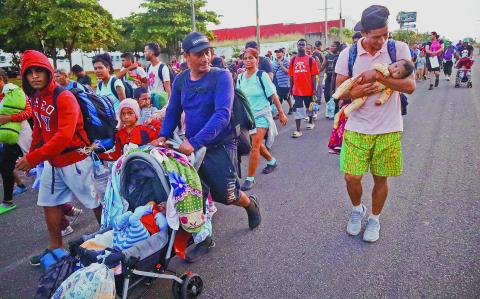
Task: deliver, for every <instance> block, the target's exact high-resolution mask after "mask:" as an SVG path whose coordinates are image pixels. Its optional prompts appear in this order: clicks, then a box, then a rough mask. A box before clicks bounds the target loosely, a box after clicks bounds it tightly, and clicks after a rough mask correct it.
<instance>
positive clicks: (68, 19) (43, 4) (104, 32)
mask: <svg viewBox="0 0 480 299" xmlns="http://www.w3.org/2000/svg"><path fill="white" fill-rule="evenodd" d="M2 3H3V6H4V7H3V8H2V12H4V13H3V16H2V18H1V19H0V36H1V37H0V39H1V38H4V39H6V40H7V42H6V44H5V45H4V44H2V45H1V47H2V48H8V49H9V50H11V51H15V52H16V51H24V50H26V49H38V50H41V51H43V53H45V54H46V55H47V56H48V57H50V58H52V59H53V65H54V67H56V65H57V57H58V52H59V50H60V49H64V50H65V52H66V54H67V57H68V58H69V60H70V64H71V54H72V52H73V51H74V50H76V49H79V48H83V49H85V50H92V49H96V48H107V49H108V47H109V46H110V45H113V44H114V42H115V38H116V28H115V27H114V26H115V22H114V21H113V18H112V16H111V14H110V13H109V12H107V11H106V10H105V9H103V8H102V7H101V6H100V4H98V2H97V1H96V0H56V1H51V0H3V2H2Z"/></svg>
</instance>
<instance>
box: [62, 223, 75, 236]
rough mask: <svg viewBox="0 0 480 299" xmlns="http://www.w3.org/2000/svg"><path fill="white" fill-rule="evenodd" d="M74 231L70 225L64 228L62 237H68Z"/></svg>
mask: <svg viewBox="0 0 480 299" xmlns="http://www.w3.org/2000/svg"><path fill="white" fill-rule="evenodd" d="M72 233H73V228H72V227H71V226H70V225H69V226H67V227H66V228H65V229H62V237H66V236H68V235H70V234H72Z"/></svg>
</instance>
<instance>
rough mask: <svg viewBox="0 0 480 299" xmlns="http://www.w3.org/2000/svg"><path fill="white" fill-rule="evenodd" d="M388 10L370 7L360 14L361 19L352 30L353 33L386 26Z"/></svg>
mask: <svg viewBox="0 0 480 299" xmlns="http://www.w3.org/2000/svg"><path fill="white" fill-rule="evenodd" d="M389 15H390V12H389V11H388V8H386V7H385V6H382V5H372V6H370V7H368V8H366V9H365V10H364V11H363V12H362V19H361V20H360V22H358V23H357V25H355V27H354V28H353V30H354V31H370V30H374V29H379V28H383V27H385V26H387V24H388V16H389Z"/></svg>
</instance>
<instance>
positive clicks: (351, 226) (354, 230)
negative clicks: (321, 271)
mask: <svg viewBox="0 0 480 299" xmlns="http://www.w3.org/2000/svg"><path fill="white" fill-rule="evenodd" d="M362 210H363V212H358V211H355V210H353V211H352V213H351V214H350V218H349V219H348V223H347V233H348V234H349V235H352V236H356V235H358V234H359V233H360V230H361V229H362V219H363V217H365V214H366V213H367V208H366V207H365V205H363V204H362Z"/></svg>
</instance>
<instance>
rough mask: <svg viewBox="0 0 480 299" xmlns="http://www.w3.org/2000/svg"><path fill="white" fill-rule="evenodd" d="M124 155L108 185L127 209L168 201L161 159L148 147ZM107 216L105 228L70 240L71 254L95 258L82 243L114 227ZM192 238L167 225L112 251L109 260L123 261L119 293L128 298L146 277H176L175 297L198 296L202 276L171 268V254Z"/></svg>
mask: <svg viewBox="0 0 480 299" xmlns="http://www.w3.org/2000/svg"><path fill="white" fill-rule="evenodd" d="M122 158H123V160H122ZM122 158H121V159H119V160H118V161H117V162H115V163H114V165H113V166H112V182H111V185H110V186H109V188H110V187H112V188H113V189H115V188H118V189H116V190H115V191H118V192H119V193H120V198H121V200H124V201H126V204H128V210H129V211H134V210H135V209H136V208H137V207H141V206H144V205H146V204H147V203H148V202H151V201H152V200H153V201H155V203H156V204H162V203H166V202H167V199H168V196H169V193H170V184H169V181H168V174H167V172H166V170H165V169H164V167H163V166H162V164H161V163H160V161H159V160H158V159H155V158H154V157H153V156H152V155H151V154H149V153H148V152H147V151H136V152H133V153H130V154H127V155H125V157H122ZM119 169H120V179H119V181H116V182H115V179H117V180H118V174H117V177H115V174H113V172H115V171H119ZM112 185H113V186H112ZM107 192H108V190H107ZM112 192H113V191H112ZM115 204H117V208H118V202H116V203H114V204H112V203H110V206H114V205H115ZM106 218H108V213H104V214H103V215H102V224H107V225H106V227H105V228H103V229H101V230H100V231H98V232H96V233H94V234H91V235H86V236H83V237H82V238H80V239H78V240H76V241H74V242H71V243H70V252H71V254H72V255H73V256H78V257H80V259H81V261H82V263H83V264H84V265H85V264H88V263H89V262H96V261H94V260H92V259H91V258H90V257H91V256H96V255H95V253H94V252H92V251H91V250H89V249H85V248H83V247H82V246H81V245H82V244H83V243H84V242H85V241H88V240H92V238H94V237H95V236H97V235H99V234H102V233H105V232H108V231H109V230H111V229H112V226H111V222H109V221H108V219H106ZM191 242H192V241H191V235H190V234H188V233H186V232H185V231H183V230H181V229H180V230H178V231H176V230H172V229H170V228H168V233H162V232H159V233H156V234H153V235H151V236H150V237H149V238H148V239H146V240H143V241H140V242H139V243H136V244H135V245H134V246H133V247H130V248H128V249H125V250H122V251H121V252H120V253H117V254H116V255H115V254H112V255H111V256H112V257H111V258H110V260H108V259H109V258H107V260H108V263H112V262H115V261H116V260H118V261H121V274H118V275H116V276H115V285H116V290H117V294H121V297H122V298H127V296H128V294H129V292H130V291H131V290H132V289H133V287H135V286H136V285H138V284H139V283H140V282H142V281H144V280H145V279H146V278H163V279H168V280H172V281H173V288H172V290H173V293H174V296H175V297H176V298H196V297H197V296H198V295H200V294H201V293H202V290H203V281H202V279H201V277H200V276H198V275H197V274H194V273H191V272H187V273H185V274H183V275H182V276H180V277H178V276H177V275H176V274H175V273H174V272H172V271H170V270H168V264H169V261H170V258H171V257H172V256H173V255H175V254H177V255H183V256H184V253H185V248H186V247H187V246H188V244H189V243H191ZM115 259H116V260H115ZM108 263H107V262H106V264H108Z"/></svg>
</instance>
